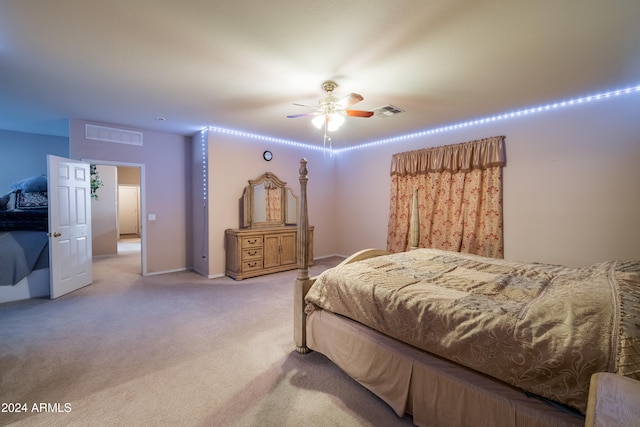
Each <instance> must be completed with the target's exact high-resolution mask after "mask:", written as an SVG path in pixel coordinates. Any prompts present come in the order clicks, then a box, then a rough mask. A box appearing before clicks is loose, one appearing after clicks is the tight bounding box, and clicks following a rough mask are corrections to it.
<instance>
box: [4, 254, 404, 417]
mask: <svg viewBox="0 0 640 427" xmlns="http://www.w3.org/2000/svg"><path fill="white" fill-rule="evenodd" d="M339 261H340V259H339V258H328V259H325V260H319V261H318V262H317V263H316V265H315V266H313V267H312V268H311V272H310V273H311V274H312V275H315V274H318V273H319V272H321V271H323V270H324V269H326V268H329V267H331V266H333V265H335V264H337V263H338V262H339ZM139 262H140V258H139V253H135V252H131V253H126V254H123V255H118V256H108V257H100V258H96V259H95V260H94V283H93V284H92V285H90V286H88V287H85V288H83V289H80V290H78V291H76V292H73V293H71V294H69V295H66V296H63V297H61V298H58V299H56V300H46V299H35V300H29V301H23V302H17V303H9V304H3V305H0V325H2V326H1V328H0V404H1V405H2V407H1V408H0V425H15V426H40V425H42V426H63V425H64V426H69V425H71V426H125V425H126V426H138V425H145V426H164V425H167V426H299V425H309V426H354V425H363V426H394V425H412V422H411V418H410V417H404V418H398V417H397V416H396V414H395V413H394V412H393V411H392V410H391V409H390V408H389V407H388V406H387V405H386V404H384V403H383V402H382V401H381V400H379V399H378V398H377V397H376V396H374V395H373V394H371V393H370V392H369V391H367V390H366V389H364V388H363V387H362V386H360V385H359V384H357V383H356V382H355V381H353V380H352V379H350V378H349V377H347V376H346V375H345V374H344V373H343V372H342V371H340V370H339V369H338V368H337V367H336V366H335V365H333V364H332V363H331V362H330V361H328V360H327V359H326V358H325V357H324V356H322V355H320V354H318V353H311V354H308V355H299V354H297V353H296V352H295V351H294V345H293V338H292V330H293V326H292V323H293V309H292V298H293V289H292V286H293V282H294V280H295V275H296V271H295V270H294V271H290V272H285V273H278V274H273V275H269V276H264V277H261V278H253V279H247V280H243V281H238V282H236V281H234V280H231V279H229V278H220V279H206V278H204V277H202V276H200V275H198V274H195V273H193V272H180V273H171V274H163V275H156V276H148V277H141V276H140V274H139V271H140V264H139ZM18 410H20V411H21V412H17V411H18Z"/></svg>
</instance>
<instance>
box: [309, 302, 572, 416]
mask: <svg viewBox="0 0 640 427" xmlns="http://www.w3.org/2000/svg"><path fill="white" fill-rule="evenodd" d="M307 346H308V347H309V348H310V349H312V350H314V351H317V352H319V353H322V354H324V355H325V356H327V357H328V358H329V359H330V360H331V361H332V362H333V363H335V364H336V365H338V366H339V367H340V368H341V369H342V370H343V371H345V372H346V373H347V374H348V375H349V376H351V377H352V378H354V379H355V380H356V381H358V382H359V383H360V384H362V385H363V386H364V387H366V388H367V389H369V390H370V391H371V392H373V393H374V394H376V395H377V396H378V397H380V398H381V399H382V400H384V401H385V402H386V403H387V404H388V405H389V406H391V408H393V410H394V411H395V412H396V414H398V416H403V415H404V414H405V413H410V414H412V415H413V422H414V424H416V425H418V426H433V427H436V426H437V427H443V426H451V427H461V426H474V427H480V426H487V427H495V426H518V427H534V426H535V427H543V426H548V427H556V426H557V427H560V426H562V427H567V426H583V425H584V417H583V416H582V415H579V414H577V413H573V412H570V411H567V410H564V409H561V408H556V407H554V406H552V405H550V404H548V403H545V402H542V401H540V400H538V399H537V398H534V397H527V395H525V393H524V392H523V391H521V390H518V389H516V388H514V387H512V386H510V385H508V384H505V383H503V382H501V381H498V380H495V379H493V378H491V377H488V376H486V375H484V374H480V373H478V372H475V371H472V370H470V369H468V368H465V367H462V366H460V365H458V364H455V363H453V362H449V361H446V360H444V359H442V358H439V357H436V356H433V355H430V354H428V353H425V352H422V351H420V350H417V349H416V348H414V347H411V346H409V345H406V344H403V343H401V342H399V341H397V340H394V339H392V338H389V337H387V336H384V335H381V334H379V333H377V332H375V331H373V330H372V329H370V328H368V327H366V326H363V325H362V324H360V323H357V322H354V321H352V320H350V319H347V318H345V317H343V316H339V315H336V314H334V313H331V312H329V311H326V310H316V311H314V312H312V313H311V314H310V315H309V316H308V317H307Z"/></svg>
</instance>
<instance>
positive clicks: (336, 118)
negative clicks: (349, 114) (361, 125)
mask: <svg viewBox="0 0 640 427" xmlns="http://www.w3.org/2000/svg"><path fill="white" fill-rule="evenodd" d="M343 123H344V116H343V115H342V114H340V113H333V114H331V115H330V116H329V120H328V122H327V130H328V131H329V132H333V131H334V130H338V129H339V128H340V126H342V124H343Z"/></svg>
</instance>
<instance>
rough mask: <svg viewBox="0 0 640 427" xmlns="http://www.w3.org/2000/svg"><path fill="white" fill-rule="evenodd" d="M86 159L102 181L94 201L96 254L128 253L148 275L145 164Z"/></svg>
mask: <svg viewBox="0 0 640 427" xmlns="http://www.w3.org/2000/svg"><path fill="white" fill-rule="evenodd" d="M85 161H87V162H89V163H91V164H95V165H96V170H97V172H98V174H99V179H100V181H101V182H102V186H101V187H100V188H99V189H98V190H97V192H96V194H97V196H98V197H97V199H94V200H92V203H91V205H92V206H91V208H92V209H91V221H92V246H93V256H94V257H95V256H103V255H105V256H114V255H115V256H126V257H127V258H129V259H133V260H136V262H137V267H136V270H137V271H138V272H139V273H140V274H141V275H145V274H146V258H145V250H144V248H145V230H144V227H143V222H142V218H143V217H144V210H145V206H144V197H143V194H144V179H143V177H144V165H141V164H131V163H121V162H111V161H103V160H85ZM136 254H138V255H137V256H136ZM128 262H129V261H128Z"/></svg>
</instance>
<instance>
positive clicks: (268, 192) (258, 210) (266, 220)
mask: <svg viewBox="0 0 640 427" xmlns="http://www.w3.org/2000/svg"><path fill="white" fill-rule="evenodd" d="M240 216H241V218H240V224H241V227H243V228H254V227H276V226H283V225H295V224H296V221H297V218H298V197H297V196H296V195H295V194H293V191H292V190H291V188H289V187H287V183H286V182H284V181H282V180H280V179H279V178H278V177H277V176H275V175H274V174H272V173H271V172H266V173H264V174H262V176H260V177H259V178H257V179H250V180H249V185H247V186H246V187H245V188H244V193H243V194H242V199H241V209H240Z"/></svg>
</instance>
